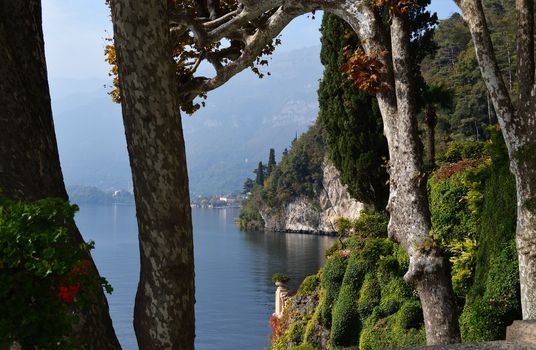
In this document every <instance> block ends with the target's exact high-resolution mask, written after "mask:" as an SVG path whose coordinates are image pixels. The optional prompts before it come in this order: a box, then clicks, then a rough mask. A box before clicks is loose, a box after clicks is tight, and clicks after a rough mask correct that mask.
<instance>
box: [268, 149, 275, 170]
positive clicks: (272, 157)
mask: <svg viewBox="0 0 536 350" xmlns="http://www.w3.org/2000/svg"><path fill="white" fill-rule="evenodd" d="M275 165H276V162H275V150H274V149H273V148H270V155H269V156H268V170H267V175H268V176H270V174H271V173H272V171H273V170H274V168H275Z"/></svg>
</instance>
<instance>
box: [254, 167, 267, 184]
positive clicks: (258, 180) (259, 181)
mask: <svg viewBox="0 0 536 350" xmlns="http://www.w3.org/2000/svg"><path fill="white" fill-rule="evenodd" d="M264 169H265V167H264V165H263V164H262V162H259V166H258V167H257V170H255V174H257V177H256V178H255V183H256V184H257V185H259V186H263V185H264V171H265V170H264Z"/></svg>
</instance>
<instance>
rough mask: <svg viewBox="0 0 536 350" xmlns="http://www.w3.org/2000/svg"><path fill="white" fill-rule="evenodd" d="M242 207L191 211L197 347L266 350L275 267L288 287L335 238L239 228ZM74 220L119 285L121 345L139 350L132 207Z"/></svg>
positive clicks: (116, 311)
mask: <svg viewBox="0 0 536 350" xmlns="http://www.w3.org/2000/svg"><path fill="white" fill-rule="evenodd" d="M237 216H238V210H237V209H220V210H216V209H193V225H194V250H195V264H196V266H195V271H196V299H197V302H196V333H197V337H196V349H198V350H210V349H218V350H220V349H262V348H265V347H266V346H267V344H268V337H269V332H270V329H269V326H268V319H269V316H270V315H271V313H272V312H273V308H274V303H273V299H274V291H275V287H274V285H273V284H272V282H271V276H272V275H273V274H274V273H276V272H284V273H287V274H288V275H289V276H290V277H291V282H290V283H289V284H290V288H291V289H295V288H297V286H298V285H299V283H300V282H301V280H302V279H303V278H304V277H305V276H307V275H310V274H312V273H315V272H316V271H317V270H318V269H319V267H320V266H321V265H322V264H323V263H324V258H323V252H324V251H325V250H326V249H327V248H328V247H329V246H330V244H331V243H332V242H333V238H329V237H318V236H311V235H302V234H279V233H263V232H253V233H245V232H240V231H239V230H238V229H237V227H236V225H235V223H234V219H235V218H236V217H237ZM76 221H77V223H78V225H79V227H80V229H81V231H82V232H83V234H84V237H85V238H86V239H93V240H95V242H96V245H97V248H96V251H95V252H94V258H95V261H96V263H97V265H98V267H99V270H100V271H101V273H102V274H103V275H104V276H106V277H107V278H108V280H109V281H110V283H111V284H112V285H113V287H114V294H113V295H112V296H111V297H110V298H109V302H110V312H111V315H112V319H113V321H114V326H115V329H116V331H117V334H118V336H119V338H120V341H121V344H122V345H123V348H124V349H126V350H128V349H137V346H136V341H135V337H134V332H133V328H132V309H133V302H134V296H135V292H136V287H137V281H138V276H139V255H138V242H137V229H136V219H135V210H134V206H81V210H80V213H79V214H78V215H77V217H76Z"/></svg>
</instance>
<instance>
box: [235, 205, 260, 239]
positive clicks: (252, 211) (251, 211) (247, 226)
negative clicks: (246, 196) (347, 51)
mask: <svg viewBox="0 0 536 350" xmlns="http://www.w3.org/2000/svg"><path fill="white" fill-rule="evenodd" d="M238 222H239V226H240V229H241V230H244V231H260V230H263V229H264V220H263V218H262V216H261V214H260V213H259V210H258V209H257V207H256V206H255V205H254V203H253V200H246V201H244V203H243V204H242V208H241V209H240V215H239V216H238Z"/></svg>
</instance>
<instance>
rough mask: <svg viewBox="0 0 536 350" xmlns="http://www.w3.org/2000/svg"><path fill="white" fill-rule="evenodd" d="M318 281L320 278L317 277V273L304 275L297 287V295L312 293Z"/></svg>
mask: <svg viewBox="0 0 536 350" xmlns="http://www.w3.org/2000/svg"><path fill="white" fill-rule="evenodd" d="M319 283H320V279H319V278H318V275H311V276H307V277H305V278H304V280H303V282H302V284H301V285H300V288H299V289H298V295H301V296H305V295H309V294H311V293H313V292H314V291H315V290H316V288H317V287H318V284H319Z"/></svg>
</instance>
